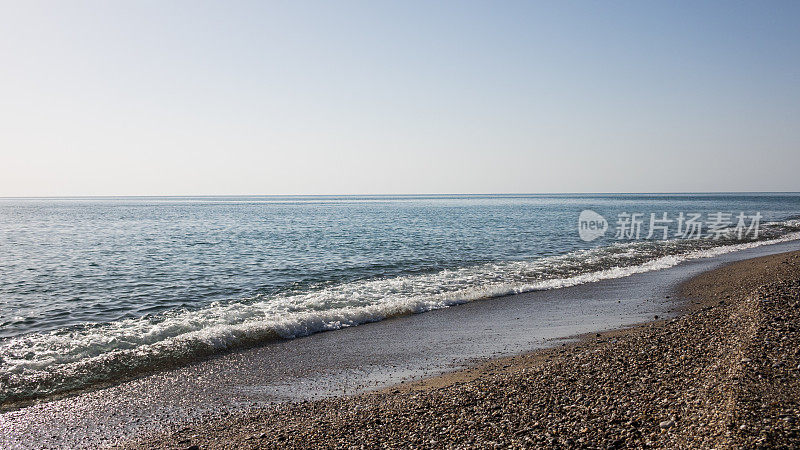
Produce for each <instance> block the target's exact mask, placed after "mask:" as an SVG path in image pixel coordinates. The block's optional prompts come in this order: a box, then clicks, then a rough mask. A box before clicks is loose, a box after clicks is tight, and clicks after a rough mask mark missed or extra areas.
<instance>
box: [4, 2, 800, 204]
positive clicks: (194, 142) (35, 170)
mask: <svg viewBox="0 0 800 450" xmlns="http://www.w3.org/2000/svg"><path fill="white" fill-rule="evenodd" d="M798 23H800V2H797V1H790V2H780V1H767V2H762V1H751V2H734V1H719V2H703V1H686V2H680V1H663V2H654V1H630V2H626V1H605V2H598V1H591V2H580V1H552V2H549V1H527V2H513V1H499V2H490V1H479V2H470V1H453V2H443V1H428V2H415V1H408V0H404V1H396V2H391V1H363V2H355V1H346V0H345V1H328V2H322V1H319V2H318V1H313V2H312V1H287V2H273V1H252V2H251V1H216V2H204V1H177V0H169V1H164V0H157V1H121V0H119V1H90V2H85V1H52V2H41V1H35V0H34V1H27V0H26V1H24V2H22V1H17V0H11V1H9V0H0V196H74V195H223V194H228V195H244V194H422V193H549V192H693V191H694V192H698V191H702V192H709V191H800V176H798V169H800V25H798Z"/></svg>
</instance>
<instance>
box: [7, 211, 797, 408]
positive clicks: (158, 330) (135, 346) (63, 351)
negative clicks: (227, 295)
mask: <svg viewBox="0 0 800 450" xmlns="http://www.w3.org/2000/svg"><path fill="white" fill-rule="evenodd" d="M797 222H798V224H794V225H795V226H797V225H799V224H800V221H797ZM796 239H800V233H790V234H787V235H784V236H782V237H780V238H777V239H772V240H764V241H754V242H745V243H739V244H734V245H725V246H719V247H712V248H707V249H702V250H692V251H688V252H683V253H678V254H673V255H667V256H661V257H657V258H655V259H650V260H645V261H644V262H639V263H633V264H631V262H632V261H637V260H639V259H647V258H648V257H650V258H652V257H653V255H654V254H658V253H654V252H655V251H657V250H662V251H663V250H664V249H668V250H672V251H677V250H676V249H678V250H679V249H680V248H681V247H680V245H684V244H685V241H684V242H683V243H682V242H678V241H659V242H658V243H656V244H654V243H653V242H646V241H645V242H634V243H622V244H614V245H611V246H609V247H604V248H598V249H593V250H581V251H576V252H572V253H570V254H567V255H562V256H556V257H550V258H543V259H539V260H535V261H513V262H505V263H493V264H485V265H481V266H477V267H467V268H459V269H453V270H443V271H441V272H438V273H435V274H425V275H413V276H404V277H396V278H389V279H376V280H368V281H358V282H352V283H344V284H340V285H337V286H330V287H326V288H324V289H320V290H316V291H311V292H307V293H303V294H297V295H291V296H275V297H260V298H254V299H249V300H247V301H237V302H231V303H215V304H212V305H209V306H207V307H204V308H202V309H199V310H193V311H191V310H181V311H172V312H169V313H166V314H161V315H158V316H155V317H142V318H136V319H127V320H122V321H118V322H113V323H109V324H103V325H95V326H87V327H82V328H76V329H67V330H58V331H55V332H51V333H47V334H32V335H28V336H23V337H19V338H14V339H10V340H7V341H5V342H3V343H2V344H0V356H1V358H0V369H2V370H0V373H2V374H3V375H2V376H0V382H2V384H3V385H4V386H3V390H2V392H0V401H2V400H4V399H5V398H9V397H15V396H24V395H32V394H36V395H42V394H47V393H51V392H55V391H58V390H65V389H75V388H78V387H82V386H83V385H85V384H88V383H91V382H95V381H99V380H103V379H106V378H113V377H114V376H116V375H117V372H119V371H130V370H135V369H136V368H141V367H145V366H152V365H158V364H163V363H165V362H169V361H174V360H183V359H191V358H194V357H196V356H199V355H203V354H210V353H214V352H217V351H220V350H222V349H226V348H231V347H236V346H240V345H245V344H248V343H257V342H262V341H265V340H267V339H273V338H284V339H290V338H295V337H299V336H306V335H309V334H312V333H316V332H320V331H327V330H336V329H340V328H344V327H351V326H356V325H359V324H363V323H366V322H373V321H378V320H382V319H385V318H387V317H392V316H397V315H402V314H411V313H420V312H425V311H430V310H433V309H439V308H446V307H449V306H452V305H456V304H460V303H465V302H469V301H474V300H477V299H481V298H488V297H499V296H503V295H508V294H515V293H521V292H527V291H533V290H542V289H556V288H562V287H567V286H574V285H578V284H583V283H589V282H594V281H599V280H605V279H610V278H620V277H625V276H629V275H633V274H636V273H642V272H648V271H653V270H659V269H665V268H668V267H672V266H675V265H676V264H678V263H680V262H681V261H686V260H690V259H696V258H705V257H713V256H717V255H721V254H724V253H729V252H734V251H738V250H743V249H747V248H753V247H757V246H760V245H766V244H773V243H777V242H785V241H790V240H796ZM592 266H598V267H600V266H602V267H603V268H602V269H600V270H590V271H589V272H586V270H587V268H589V269H591V267H592ZM581 272H585V273H581Z"/></svg>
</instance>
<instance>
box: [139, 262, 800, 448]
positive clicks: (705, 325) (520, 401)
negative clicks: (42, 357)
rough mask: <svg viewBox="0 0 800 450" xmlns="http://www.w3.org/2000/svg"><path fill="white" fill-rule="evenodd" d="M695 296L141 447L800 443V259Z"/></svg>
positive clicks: (761, 266)
mask: <svg viewBox="0 0 800 450" xmlns="http://www.w3.org/2000/svg"><path fill="white" fill-rule="evenodd" d="M681 291H682V295H683V296H684V297H686V298H689V299H690V301H689V302H688V304H689V311H687V313H686V314H684V315H682V316H681V317H679V318H676V319H671V320H668V321H664V320H661V321H655V322H652V323H648V324H645V325H642V326H638V327H634V328H630V329H627V330H621V331H612V332H608V333H603V334H598V335H592V336H588V337H585V338H584V339H582V340H581V341H580V342H578V343H577V344H567V345H564V346H561V347H557V348H553V349H549V350H542V351H537V352H533V353H529V354H525V355H521V356H516V357H512V358H505V359H502V360H495V361H492V362H489V363H487V364H484V365H481V366H479V367H475V368H472V369H468V370H464V371H460V372H456V373H452V374H448V375H444V376H440V377H436V378H432V379H428V380H424V381H421V382H417V383H413V384H409V385H404V386H402V387H395V388H391V389H388V390H384V391H380V392H375V393H368V394H362V395H359V396H355V397H343V398H333V399H325V400H321V401H314V402H300V403H284V404H278V405H275V406H274V407H270V408H267V409H259V410H255V411H250V412H247V413H241V414H234V415H231V416H227V417H225V418H216V419H213V420H206V421H201V422H198V423H196V424H193V425H190V426H184V427H182V428H181V429H178V430H173V431H171V432H169V433H164V434H159V435H156V436H148V437H147V438H145V439H144V440H142V441H140V442H136V443H128V444H127V446H130V447H138V446H142V447H153V446H155V447H164V448H187V447H190V446H193V445H197V446H199V447H200V448H205V447H209V448H264V447H281V448H286V447H294V448H309V447H331V446H332V447H350V446H353V445H356V446H360V445H362V444H367V445H369V446H389V447H406V446H418V447H436V448H439V447H449V446H454V445H455V446H481V447H485V446H493V445H501V446H513V447H523V446H541V445H549V446H566V447H573V446H582V447H583V446H593V447H595V446H596V447H629V446H637V447H642V446H654V447H675V446H679V447H706V448H708V447H742V446H743V447H753V446H754V447H759V446H770V447H772V446H780V445H788V446H798V445H800V252H792V253H785V254H779V255H772V256H766V257H761V258H755V259H751V260H746V261H742V262H738V263H734V264H731V265H727V266H724V267H722V268H720V269H717V270H714V271H711V272H707V273H704V274H702V275H700V276H698V277H695V278H693V279H691V280H690V281H688V282H686V283H684V284H683V285H682V287H681Z"/></svg>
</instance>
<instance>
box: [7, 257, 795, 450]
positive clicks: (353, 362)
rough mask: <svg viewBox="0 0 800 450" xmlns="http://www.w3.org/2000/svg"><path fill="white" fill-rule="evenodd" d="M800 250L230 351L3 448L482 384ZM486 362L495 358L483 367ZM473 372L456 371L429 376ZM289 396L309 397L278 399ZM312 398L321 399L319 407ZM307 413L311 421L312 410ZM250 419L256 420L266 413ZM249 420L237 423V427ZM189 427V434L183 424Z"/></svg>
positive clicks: (134, 387)
mask: <svg viewBox="0 0 800 450" xmlns="http://www.w3.org/2000/svg"><path fill="white" fill-rule="evenodd" d="M799 248H800V243H798V242H796V241H795V242H787V243H784V244H776V245H769V246H763V247H758V248H754V249H749V250H745V251H741V252H736V253H731V254H726V255H722V256H720V257H715V258H707V259H699V260H693V261H688V262H684V263H681V264H679V265H678V266H676V267H673V268H670V269H665V270H660V271H656V272H648V273H641V274H637V275H632V276H629V277H625V278H619V279H613V280H604V281H600V282H595V283H587V284H584V285H579V286H574V287H570V288H563V289H556V290H551V291H539V292H530V293H526V294H520V295H514V296H509V297H504V298H499V299H490V300H486V301H477V302H473V303H470V304H465V305H460V306H457V307H453V308H448V309H444V310H439V311H433V312H429V313H425V314H421V315H416V316H410V317H402V318H398V319H393V320H387V321H383V322H378V323H373V324H367V325H362V326H359V327H355V328H351V329H346V330H340V331H336V332H330V333H321V334H318V335H314V336H310V337H307V338H302V339H296V340H293V341H283V342H277V343H273V344H269V345H265V346H263V347H259V348H255V349H250V350H245V351H239V352H235V353H231V354H228V355H222V356H220V357H216V358H212V359H210V360H207V361H201V362H199V363H197V364H193V365H190V366H187V367H184V368H181V369H178V370H171V371H167V372H162V373H157V374H153V375H150V376H146V377H142V378H140V379H137V380H133V381H129V382H125V383H122V384H119V385H117V386H113V387H110V388H107V389H101V390H95V391H91V392H86V393H82V394H79V395H74V396H71V397H68V398H64V399H61V400H57V401H52V402H46V403H39V404H35V405H32V406H29V407H26V408H23V409H20V410H16V411H10V412H5V413H2V414H0V445H1V446H3V447H10V448H30V447H95V446H103V445H105V446H108V445H125V443H129V442H131V441H132V440H136V439H141V438H142V437H146V438H147V439H151V440H149V441H146V442H147V445H146V446H148V445H149V444H156V445H158V446H166V447H175V448H183V447H189V446H191V445H194V443H193V442H194V441H195V440H197V441H198V443H199V442H200V441H203V442H206V443H209V442H211V441H207V439H208V436H205V437H204V435H206V434H207V433H208V432H209V430H211V429H212V428H209V427H212V424H216V423H219V421H220V420H221V418H228V419H227V420H246V419H244V418H245V417H251V418H252V417H262V415H264V414H266V415H270V414H279V415H280V416H283V415H285V414H289V415H290V416H291V417H294V415H296V414H300V411H304V410H305V411H312V410H313V411H315V413H318V414H323V415H324V414H333V413H332V412H331V413H325V412H324V411H325V410H326V409H328V408H330V407H331V406H326V405H329V403H326V402H332V403H331V404H339V403H337V402H342V401H352V402H359V401H363V400H359V399H365V398H374V397H371V395H375V394H369V395H365V396H360V397H359V396H356V397H342V396H343V395H355V394H359V393H363V392H365V391H375V390H379V391H380V390H381V389H384V388H386V387H388V386H395V385H398V386H402V387H400V388H392V390H391V391H389V393H387V392H383V393H382V394H380V395H387V396H388V398H395V397H396V398H397V399H403V398H405V397H402V396H399V397H398V396H397V394H393V393H392V392H394V391H395V390H397V391H399V392H400V394H402V395H405V394H404V393H406V391H407V390H408V389H410V388H409V387H407V385H408V386H429V387H431V388H432V387H434V385H435V383H444V381H443V380H448V379H454V380H457V381H458V382H460V383H468V382H474V381H475V380H477V381H481V382H483V381H482V380H483V378H482V376H481V375H480V374H482V373H484V372H482V371H483V370H484V369H483V368H484V367H485V368H489V369H486V370H491V371H492V373H494V372H505V371H506V369H508V368H504V367H503V366H505V365H508V363H507V362H506V361H507V360H506V359H503V358H507V357H509V356H512V355H519V354H522V353H527V352H531V351H534V350H537V349H542V348H552V347H554V346H564V345H568V344H569V343H572V342H574V341H575V340H576V339H575V336H576V335H579V334H582V333H584V334H585V333H589V332H591V335H592V336H594V334H595V333H596V332H600V331H603V330H609V329H615V328H620V327H626V326H631V325H633V324H636V323H642V322H646V321H648V320H653V317H654V316H656V315H658V316H659V317H662V318H663V317H674V316H676V315H677V314H679V313H680V312H681V310H682V309H683V308H684V307H685V306H686V305H687V302H686V301H684V300H681V299H677V298H676V296H677V294H678V292H677V288H678V285H679V284H680V283H682V282H684V281H686V280H688V279H689V278H691V277H693V276H695V275H697V274H699V273H702V272H703V271H706V270H710V269H714V268H717V267H719V266H721V265H724V264H727V263H731V262H734V261H738V260H742V259H746V258H752V257H756V256H760V255H768V254H775V253H780V252H786V251H792V250H798V249H799ZM667 297H669V298H667ZM688 304H689V305H691V304H690V303H688ZM615 333H621V334H625V333H627V331H622V332H615ZM570 337H571V338H570ZM566 348H568V347H563V349H566ZM569 348H571V347H569ZM560 351H561V350H555V352H556V353H547V352H535V353H531V354H529V355H528V356H526V357H525V358H532V359H536V360H541V359H542V358H544V359H547V358H550V359H552V358H556V359H557V358H558V357H559V355H562V354H561V353H558V352H560ZM543 355H545V356H543ZM487 360H492V362H489V363H488V365H486V366H482V365H481V363H482V362H485V361H487ZM465 368H466V369H467V370H464V371H460V372H455V373H453V374H450V375H448V376H445V377H440V378H430V377H433V376H436V375H439V374H442V373H445V372H453V371H455V370H458V369H465ZM421 379H428V381H426V382H425V383H429V384H427V385H417V384H413V383H414V382H418V381H419V380H421ZM470 380H472V381H470ZM430 383H433V384H430ZM487 383H488V382H487ZM443 386H450V385H448V384H447V383H445V384H443ZM450 388H451V387H448V389H450ZM425 389H427V388H425ZM326 398H327V399H328V400H324V399H326ZM343 398H345V399H346V400H342V399H343ZM319 399H323V400H321V401H319ZM287 400H288V401H290V402H305V403H281V404H276V402H284V401H287ZM311 400H317V401H316V402H315V403H313V402H312V403H309V401H311ZM398 401H399V400H398ZM298 404H299V405H306V407H309V408H311V409H303V408H305V407H303V408H301V407H299V406H297V405H298ZM309 405H313V406H309ZM354 405H355V404H354ZM284 408H289V409H290V410H291V411H287V410H285V409H284ZM292 408H300V409H297V410H295V409H292ZM270 411H273V412H270ZM331 411H335V410H331ZM365 411H368V410H365ZM373 413H374V411H373ZM337 414H338V413H337ZM276 417H277V416H276ZM297 417H298V420H300V419H299V418H300V417H301V416H297ZM307 419H308V418H306V419H303V420H307ZM258 420H260V419H258ZM281 420H282V419H281ZM288 420H289V421H294V419H288ZM381 420H382V419H381ZM473 422H477V421H476V420H473ZM248 423H250V424H251V425H254V424H256V423H257V420H256V419H252V420H251V421H250V422H248ZM332 423H333V422H332ZM243 426H244V425H241V424H240V425H233V423H231V424H230V425H229V426H228V430H229V431H232V430H235V429H238V427H243ZM187 427H188V428H187ZM198 427H199V428H198ZM315 427H316V425H315ZM184 428H186V430H187V431H185V432H183V431H181V430H183V429H184ZM190 430H191V431H190ZM248 430H252V428H248V427H245V428H242V433H245V434H242V435H241V436H238V437H235V436H233V435H230V434H226V433H222V434H220V436H227V437H228V438H230V439H233V441H232V442H234V443H235V442H240V441H242V440H244V439H245V438H247V437H249V438H252V436H250V435H249V434H247V433H249V431H248ZM273 431H274V433H273ZM373 431H375V430H373ZM176 432H177V433H178V434H174V433H176ZM420 432H421V431H420ZM187 433H188V434H187ZM214 433H217V432H216V431H214ZM263 433H266V437H265V438H264V440H259V441H257V442H250V441H248V443H247V445H250V444H257V445H278V446H284V445H286V444H287V442H286V440H285V439H284V440H283V441H280V440H277V439H279V436H281V433H279V432H277V431H275V430H274V429H273V430H272V431H270V429H268V428H265V431H263ZM263 433H261V432H259V433H258V436H261V434H263ZM246 434H247V435H246ZM193 435H198V437H197V438H195V437H192V436H193ZM152 439H155V440H152ZM204 439H205V440H204ZM187 440H188V441H189V442H188V445H185V444H187V442H186V441H187ZM223 442H224V441H215V442H213V443H215V444H221V443H223ZM321 442H323V441H320V443H321ZM326 442H327V443H330V441H326ZM465 442H466V441H465ZM304 443H309V441H304V440H302V439H301V440H298V441H297V442H296V446H298V447H302V446H304ZM240 444H241V442H240ZM232 445H233V444H232ZM236 445H238V444H236ZM242 445H244V444H242Z"/></svg>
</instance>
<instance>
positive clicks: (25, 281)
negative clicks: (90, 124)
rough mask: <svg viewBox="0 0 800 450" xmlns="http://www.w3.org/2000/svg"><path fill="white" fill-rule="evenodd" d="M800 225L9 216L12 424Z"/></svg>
mask: <svg viewBox="0 0 800 450" xmlns="http://www.w3.org/2000/svg"><path fill="white" fill-rule="evenodd" d="M585 211H591V213H586V212H585ZM582 213H584V214H583V215H582ZM581 217H583V218H586V217H590V218H593V219H594V222H595V223H593V224H592V225H591V227H592V229H593V231H595V232H594V233H592V236H589V238H591V240H590V239H588V238H587V236H586V235H585V234H584V233H581V232H580V227H581V226H583V227H584V229H586V228H587V227H588V226H589V225H588V224H587V223H583V225H581V223H579V218H581ZM799 219H800V194H798V193H694V194H588V195H587V194H558V195H545V194H541V195H414V196H203V197H96V198H95V197H80V198H3V199H0V406H4V407H8V406H9V405H14V404H17V403H19V402H25V401H30V400H36V399H43V398H48V397H52V396H56V395H59V394H64V393H69V392H74V391H79V390H84V389H88V388H92V387H94V386H99V385H107V384H109V383H113V382H115V381H118V380H123V379H126V378H129V377H131V376H137V375H142V374H147V373H152V372H155V371H158V370H163V369H168V368H172V367H177V366H180V365H183V364H188V363H191V362H193V361H198V360H200V359H202V358H208V357H213V356H215V355H218V354H222V353H225V352H230V351H233V350H237V349H241V348H246V347H252V346H257V345H260V344H264V343H267V342H272V341H275V340H283V339H294V338H300V337H303V336H307V335H310V334H313V333H318V332H327V331H330V332H335V330H338V329H341V328H346V327H354V326H359V325H362V324H365V323H368V322H375V321H380V320H383V319H387V318H391V317H396V316H401V315H413V314H423V313H425V312H427V311H431V310H435V309H440V308H449V307H458V305H459V304H463V303H466V302H470V301H474V300H478V299H492V300H491V301H497V302H502V301H503V297H504V296H507V295H511V294H515V293H521V292H527V291H534V290H543V289H558V288H560V287H566V286H574V285H577V284H582V283H590V282H593V281H598V280H602V279H608V278H619V277H625V276H628V275H631V274H635V273H640V272H646V271H652V270H658V269H663V268H667V267H671V266H674V265H676V264H679V263H680V262H681V261H685V260H689V259H696V258H704V257H710V256H715V255H719V254H722V253H727V252H732V251H736V250H739V249H744V248H750V247H754V246H760V245H765V244H769V243H774V242H781V241H789V240H796V239H800V220H799ZM603 221H604V222H603ZM698 223H699V227H698ZM603 224H604V226H601V225H603ZM604 228H607V229H606V230H605V232H602V231H603V229H604ZM651 231H652V232H651Z"/></svg>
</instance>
